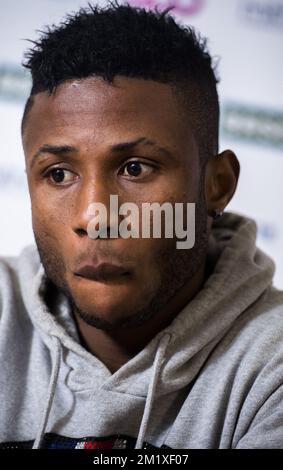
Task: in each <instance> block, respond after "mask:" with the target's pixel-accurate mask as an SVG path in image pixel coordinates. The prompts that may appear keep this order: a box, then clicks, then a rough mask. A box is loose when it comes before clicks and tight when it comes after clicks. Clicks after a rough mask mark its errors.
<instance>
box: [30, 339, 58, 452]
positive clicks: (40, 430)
mask: <svg viewBox="0 0 283 470" xmlns="http://www.w3.org/2000/svg"><path fill="white" fill-rule="evenodd" d="M52 339H53V341H54V358H53V361H52V363H53V367H52V372H51V377H50V382H49V388H48V392H47V401H46V406H45V408H44V410H43V412H42V419H41V422H40V425H39V427H38V431H37V433H36V438H35V441H34V444H33V446H32V448H33V449H39V448H40V445H41V442H42V439H43V436H44V433H45V429H46V426H47V423H48V418H49V415H50V411H51V408H52V403H53V399H54V395H55V389H56V385H57V380H58V377H59V370H60V353H61V343H60V340H59V338H57V337H56V336H53V337H52Z"/></svg>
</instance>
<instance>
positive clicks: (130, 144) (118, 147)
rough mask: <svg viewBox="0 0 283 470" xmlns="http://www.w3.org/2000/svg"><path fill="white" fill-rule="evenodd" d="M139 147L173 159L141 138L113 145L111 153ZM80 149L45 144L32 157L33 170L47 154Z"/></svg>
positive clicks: (164, 149)
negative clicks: (42, 156) (38, 159)
mask: <svg viewBox="0 0 283 470" xmlns="http://www.w3.org/2000/svg"><path fill="white" fill-rule="evenodd" d="M138 145H145V146H151V147H155V148H157V150H159V151H160V152H161V153H163V155H165V156H167V157H172V153H171V152H170V150H169V149H168V148H166V147H162V146H160V145H158V144H157V143H156V142H154V141H153V140H150V139H147V138H146V137H139V138H138V139H135V140H131V141H127V142H120V143H118V144H115V145H111V147H110V151H111V152H113V153H115V152H116V153H118V152H123V151H127V150H132V149H133V148H134V147H137V146H138ZM78 152H79V149H78V148H76V147H72V146H70V145H50V144H43V145H42V146H41V147H40V148H39V149H38V150H37V152H36V153H35V154H34V155H33V156H32V158H31V163H30V167H31V168H32V167H33V165H34V164H35V162H36V160H37V158H38V157H40V156H41V155H43V154H45V153H51V154H53V155H65V154H68V153H78Z"/></svg>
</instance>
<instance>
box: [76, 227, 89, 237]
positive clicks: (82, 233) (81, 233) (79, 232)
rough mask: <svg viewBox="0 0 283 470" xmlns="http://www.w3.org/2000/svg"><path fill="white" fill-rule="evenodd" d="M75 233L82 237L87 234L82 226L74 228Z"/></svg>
mask: <svg viewBox="0 0 283 470" xmlns="http://www.w3.org/2000/svg"><path fill="white" fill-rule="evenodd" d="M75 232H76V234H77V235H79V237H84V236H85V235H87V232H86V231H85V230H84V229H83V228H78V229H76V230H75Z"/></svg>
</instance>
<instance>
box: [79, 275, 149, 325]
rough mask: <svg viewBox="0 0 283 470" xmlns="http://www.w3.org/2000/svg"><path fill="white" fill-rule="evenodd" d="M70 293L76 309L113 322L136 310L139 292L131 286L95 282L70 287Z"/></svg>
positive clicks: (140, 296)
mask: <svg viewBox="0 0 283 470" xmlns="http://www.w3.org/2000/svg"><path fill="white" fill-rule="evenodd" d="M70 287H71V289H70V290H71V293H72V297H73V299H74V301H75V304H76V305H77V307H78V308H79V309H80V310H82V311H84V312H87V313H88V314H89V315H92V314H93V315H96V316H98V315H99V316H101V317H102V318H104V319H105V320H109V321H111V319H113V320H115V319H117V317H124V318H125V316H127V312H130V311H135V310H136V309H137V308H138V303H139V299H138V298H137V295H136V293H137V292H139V298H140V300H141V299H142V295H141V292H140V290H138V289H134V288H133V285H132V284H126V283H124V284H111V283H108V284H107V283H103V282H97V281H88V280H86V282H81V283H80V285H76V286H74V285H72V286H70Z"/></svg>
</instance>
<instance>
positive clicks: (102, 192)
mask: <svg viewBox="0 0 283 470" xmlns="http://www.w3.org/2000/svg"><path fill="white" fill-rule="evenodd" d="M110 195H115V196H116V197H117V196H118V195H117V193H115V188H113V185H111V184H110V182H109V181H108V182H107V179H106V178H105V177H104V178H103V177H95V178H94V177H92V178H89V179H88V181H85V182H82V183H81V186H80V189H79V190H78V193H77V194H76V197H75V200H74V210H73V223H72V228H73V232H74V233H75V234H76V235H77V236H79V237H88V236H89V235H88V228H89V223H90V221H91V220H93V218H94V217H95V220H96V221H97V229H98V227H99V228H100V229H101V228H102V223H103V221H104V220H105V222H106V225H103V231H105V232H107V238H108V237H109V236H110ZM95 208H96V209H98V208H99V216H101V219H100V220H101V222H100V226H98V213H97V212H96V213H95ZM104 214H106V219H104V218H103V216H104ZM95 227H96V225H95ZM98 238H99V237H98Z"/></svg>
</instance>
